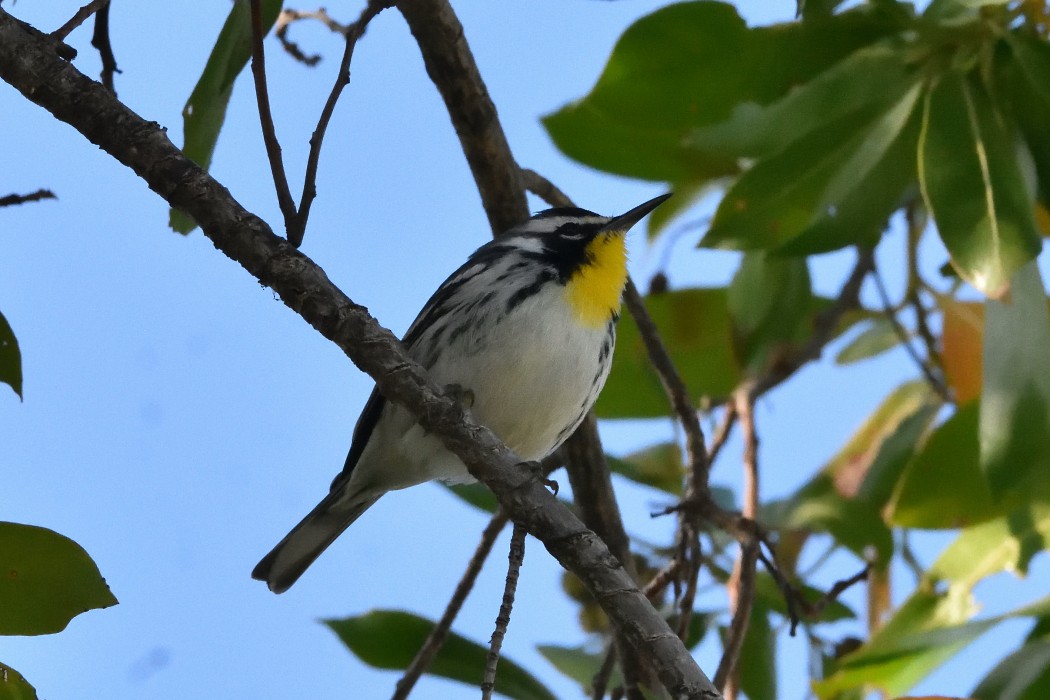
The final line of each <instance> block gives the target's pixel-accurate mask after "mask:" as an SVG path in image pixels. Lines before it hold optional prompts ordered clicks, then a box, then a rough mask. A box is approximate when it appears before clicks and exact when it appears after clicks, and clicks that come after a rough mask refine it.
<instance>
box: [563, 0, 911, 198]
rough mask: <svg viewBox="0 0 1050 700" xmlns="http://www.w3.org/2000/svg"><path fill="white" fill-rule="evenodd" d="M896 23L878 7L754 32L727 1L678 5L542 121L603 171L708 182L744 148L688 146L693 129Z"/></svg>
mask: <svg viewBox="0 0 1050 700" xmlns="http://www.w3.org/2000/svg"><path fill="white" fill-rule="evenodd" d="M893 27H894V25H893V22H891V21H888V20H887V17H886V16H885V15H883V14H881V13H880V12H878V11H877V10H874V9H872V8H858V9H856V10H852V11H850V12H844V13H841V14H839V15H835V16H832V17H818V18H814V19H813V20H812V21H807V22H791V23H787V24H779V25H773V26H768V27H757V28H753V29H749V28H748V27H747V25H746V24H745V22H744V20H743V19H741V18H740V16H739V15H738V14H737V12H736V10H735V9H734V8H733V7H732V6H731V5H729V4H726V3H721V2H683V3H678V4H674V5H670V6H668V7H665V8H663V9H661V10H658V11H656V12H654V13H653V14H651V15H649V16H647V17H643V18H642V19H640V20H639V21H638V22H636V23H635V24H634V25H632V26H631V27H629V28H628V29H627V31H626V32H624V34H623V36H622V37H621V38H620V40H619V41H618V42H617V44H616V47H615V49H614V50H613V53H612V56H611V57H610V58H609V62H608V64H607V65H606V67H605V70H604V71H603V72H602V75H601V77H600V78H599V80H598V82H597V84H596V85H595V86H594V88H593V89H592V90H591V93H590V94H589V95H587V97H585V98H584V99H582V100H579V101H577V102H575V103H573V104H570V105H568V106H566V107H564V108H563V109H561V110H559V111H558V112H556V113H554V114H551V115H548V116H547V117H545V118H544V120H543V121H544V125H545V126H546V128H547V131H548V133H549V134H550V136H551V138H552V139H553V140H554V142H555V144H556V145H557V146H558V148H560V149H561V150H562V151H563V152H564V153H566V154H567V155H568V156H570V157H571V158H575V159H576V160H578V161H580V162H582V163H586V164H587V165H590V166H592V167H595V168H598V169H600V170H605V171H608V172H614V173H618V174H622V175H629V176H632V177H640V178H643V179H650V180H662V181H667V182H674V183H679V184H684V183H690V182H692V183H700V182H705V181H710V180H712V179H714V178H719V177H723V176H725V175H729V174H733V173H735V172H737V170H738V166H737V158H736V157H737V154H735V153H727V152H725V151H724V150H722V151H721V152H704V151H701V150H700V149H698V148H696V147H692V146H688V145H687V142H686V139H687V137H688V136H689V135H690V134H691V133H692V132H693V131H694V130H695V129H697V128H698V127H702V126H705V125H712V124H717V123H719V122H722V121H724V120H726V119H728V118H729V117H730V116H731V114H732V110H733V108H734V106H736V105H738V104H741V103H754V104H756V105H766V104H769V103H771V102H774V101H776V100H777V99H779V98H780V97H782V96H783V95H785V94H786V93H787V92H788V91H789V90H790V89H791V88H793V87H794V86H796V85H801V84H803V83H805V82H807V81H808V80H809V79H811V78H812V77H813V76H815V75H817V74H819V73H821V72H822V71H824V70H825V69H826V68H827V67H829V66H831V65H833V64H834V63H836V62H837V61H838V60H840V59H841V58H843V57H844V56H846V55H848V54H849V53H851V52H852V51H854V50H856V49H857V48H860V47H862V46H865V45H867V44H869V43H871V42H873V41H875V40H877V39H878V38H880V37H882V36H884V35H885V34H887V33H888V32H889V31H891V30H892V29H893Z"/></svg>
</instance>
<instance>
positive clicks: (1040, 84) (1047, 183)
mask: <svg viewBox="0 0 1050 700" xmlns="http://www.w3.org/2000/svg"><path fill="white" fill-rule="evenodd" d="M1006 39H1007V42H1008V44H1009V47H1010V50H1011V55H1010V56H1009V57H1007V58H1006V59H1004V60H1002V61H1000V62H999V66H1000V69H1001V70H1002V72H1003V74H1004V75H1003V79H1002V80H1001V81H999V82H1000V83H1001V84H1002V85H1003V86H1004V88H1005V90H1004V92H1005V97H1007V101H1008V102H1009V103H1010V106H1011V107H1012V110H1011V111H1012V116H1013V118H1014V119H1015V120H1016V121H1017V125H1018V126H1019V127H1020V129H1021V133H1022V134H1023V135H1024V138H1025V142H1026V145H1027V146H1028V150H1029V152H1030V153H1031V156H1032V160H1033V161H1034V164H1035V170H1036V174H1037V176H1038V183H1037V188H1038V191H1039V196H1040V198H1041V199H1042V201H1043V203H1044V204H1050V87H1047V86H1048V85H1050V44H1048V43H1047V42H1046V41H1045V40H1043V39H1039V38H1037V37H1034V36H1029V35H1027V34H1022V33H1020V32H1018V33H1013V34H1007V35H1006Z"/></svg>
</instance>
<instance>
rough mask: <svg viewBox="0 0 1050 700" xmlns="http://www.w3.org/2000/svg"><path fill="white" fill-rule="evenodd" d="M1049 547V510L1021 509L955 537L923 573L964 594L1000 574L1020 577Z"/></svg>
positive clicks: (1037, 508) (967, 529) (1044, 508)
mask: <svg viewBox="0 0 1050 700" xmlns="http://www.w3.org/2000/svg"><path fill="white" fill-rule="evenodd" d="M1048 547H1050V508H1047V507H1046V506H1042V507H1038V506H1036V507H1024V508H1021V509H1019V510H1018V511H1016V512H1014V513H1011V514H1010V515H1008V516H1006V517H1002V518H996V519H995V520H990V521H988V522H985V523H981V524H979V525H974V526H973V527H968V528H966V529H965V530H963V531H962V533H960V534H959V537H957V538H956V539H955V541H954V542H952V544H951V545H949V546H948V547H947V549H945V550H944V551H943V552H942V553H941V555H940V556H939V557H938V558H937V561H935V562H934V563H933V565H932V566H931V567H930V568H929V570H928V571H927V577H928V578H929V579H930V580H941V579H946V580H948V581H950V582H951V585H952V587H953V589H955V588H957V589H959V590H960V591H962V592H965V593H968V592H969V591H971V590H972V589H973V587H974V586H975V585H977V583H978V582H980V581H981V580H983V579H985V578H987V577H988V576H990V575H992V574H996V573H999V572H1000V571H1011V572H1014V573H1017V574H1019V575H1023V574H1025V573H1026V572H1027V571H1028V564H1029V562H1030V560H1031V558H1032V557H1033V556H1034V555H1035V554H1037V553H1038V552H1041V551H1043V550H1045V549H1047V548H1048Z"/></svg>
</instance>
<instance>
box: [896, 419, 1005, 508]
mask: <svg viewBox="0 0 1050 700" xmlns="http://www.w3.org/2000/svg"><path fill="white" fill-rule="evenodd" d="M979 410H980V406H979V405H978V404H977V403H976V402H975V403H970V404H967V405H965V406H962V407H961V408H959V409H957V410H956V412H955V414H954V415H952V416H951V417H950V418H949V419H948V420H946V421H945V422H944V423H943V424H941V425H940V426H939V427H938V428H937V429H936V430H934V431H933V433H932V434H931V435H930V437H929V439H928V440H927V441H926V444H925V445H923V446H922V448H921V450H920V451H919V452H918V454H916V455H915V457H914V458H913V459H912V460H911V461H910V462H909V463H908V465H907V466H906V467H905V468H904V473H903V474H902V476H901V479H900V482H899V483H898V484H897V489H896V491H895V492H894V494H893V498H892V499H891V501H890V504H889V520H890V522H891V523H892V524H893V525H897V526H901V527H918V528H957V527H965V526H967V525H973V524H975V523H979V522H982V521H984V520H987V519H989V518H993V517H995V516H997V515H1000V514H1001V513H1002V510H1001V509H1000V508H999V507H997V506H996V504H995V502H994V501H993V500H992V494H991V491H990V490H989V488H988V482H987V481H986V480H985V478H984V475H983V474H982V473H981V468H980V464H979V463H978V455H979V448H978V444H977V417H978V412H979Z"/></svg>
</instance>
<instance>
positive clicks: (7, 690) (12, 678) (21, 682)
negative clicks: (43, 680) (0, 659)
mask: <svg viewBox="0 0 1050 700" xmlns="http://www.w3.org/2000/svg"><path fill="white" fill-rule="evenodd" d="M0 700H37V698H36V688H34V687H33V686H31V685H29V681H27V680H26V679H25V678H23V677H22V674H21V673H19V672H18V671H16V670H14V669H13V668H11V667H10V666H8V665H6V664H2V663H0Z"/></svg>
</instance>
